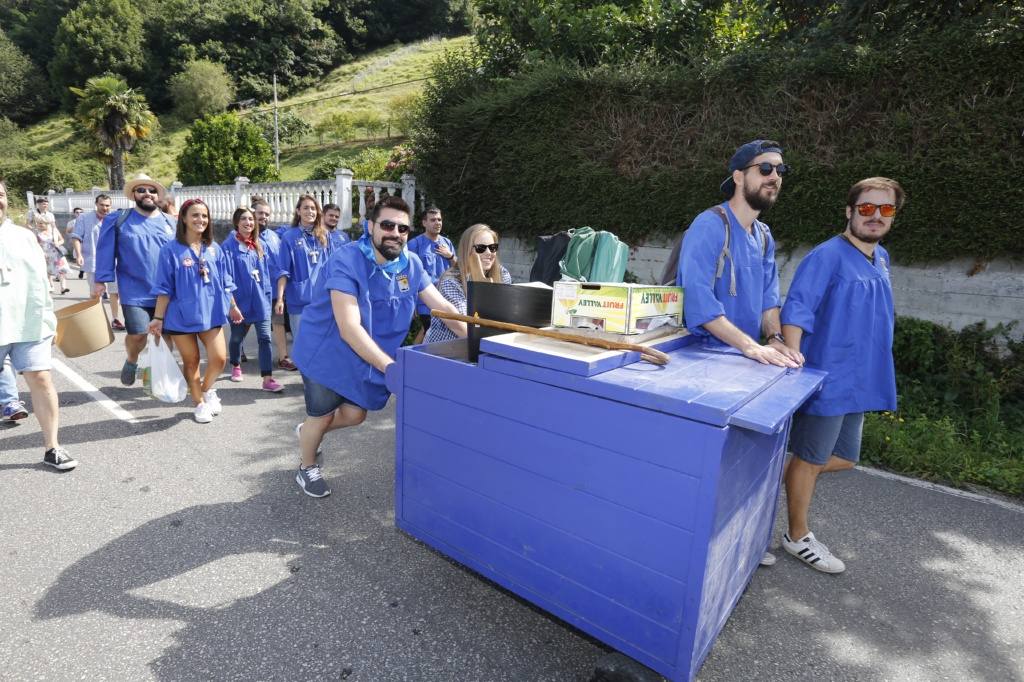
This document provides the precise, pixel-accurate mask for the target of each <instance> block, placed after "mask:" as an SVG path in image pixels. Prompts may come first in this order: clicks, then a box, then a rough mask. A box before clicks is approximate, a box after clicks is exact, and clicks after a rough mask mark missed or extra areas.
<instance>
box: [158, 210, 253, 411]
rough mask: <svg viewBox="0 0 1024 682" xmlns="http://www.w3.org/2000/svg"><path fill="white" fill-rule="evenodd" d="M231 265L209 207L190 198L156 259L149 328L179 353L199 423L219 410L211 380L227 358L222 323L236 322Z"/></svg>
mask: <svg viewBox="0 0 1024 682" xmlns="http://www.w3.org/2000/svg"><path fill="white" fill-rule="evenodd" d="M234 290H235V283H234V280H233V279H232V277H231V266H230V264H229V263H228V260H227V258H226V257H225V256H224V252H223V251H222V250H221V248H220V246H219V245H217V244H215V243H214V242H213V226H212V225H211V224H210V209H209V208H207V206H206V204H205V203H203V201H202V200H201V199H190V200H189V201H186V202H185V203H184V204H183V205H182V207H181V213H180V214H179V215H178V228H177V231H176V238H175V239H174V240H173V241H169V242H167V243H166V244H164V245H163V247H162V248H161V249H160V255H159V257H158V259H157V268H156V284H154V286H153V289H152V290H151V292H150V293H151V295H153V296H156V297H157V299H156V309H155V310H154V312H153V321H152V322H150V323H149V333H150V334H152V335H153V336H154V337H156V338H155V339H154V342H156V343H159V342H160V341H159V340H160V335H161V334H165V335H167V336H170V337H171V339H172V340H173V341H174V345H175V347H176V348H177V349H178V352H179V353H180V354H181V364H182V373H183V374H184V375H185V381H186V382H188V390H189V393H190V394H191V396H192V400H193V401H194V402H195V405H196V409H195V414H194V418H195V420H196V421H197V422H199V423H200V424H207V423H209V422H211V421H213V417H214V415H217V414H220V412H221V402H220V398H219V397H218V396H217V389H215V388H214V387H213V384H214V382H215V381H216V380H217V377H218V376H219V375H220V373H221V371H222V370H223V369H224V364H225V362H226V361H227V358H226V357H225V355H226V353H225V348H224V330H223V329H222V327H223V326H224V324H225V323H226V322H227V321H228V319H230V320H231V322H233V323H234V324H240V323H241V322H242V319H243V318H242V312H241V311H240V310H239V309H238V306H237V305H235V300H234V296H233V294H232V292H233V291H234ZM200 342H202V344H203V346H204V347H205V348H206V374H205V376H204V377H203V378H202V380H200V377H199V343H200Z"/></svg>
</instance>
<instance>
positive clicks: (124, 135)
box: [69, 76, 157, 189]
mask: <svg viewBox="0 0 1024 682" xmlns="http://www.w3.org/2000/svg"><path fill="white" fill-rule="evenodd" d="M69 89H70V90H71V92H73V93H74V94H75V95H77V96H78V104H77V105H76V106H75V119H77V120H78V122H79V123H81V124H82V126H83V127H84V128H85V129H86V130H87V131H88V132H89V133H90V134H91V135H93V136H94V137H95V138H96V140H97V141H98V142H99V143H100V144H101V145H103V146H104V147H105V148H106V149H109V150H110V158H111V161H110V188H111V189H121V188H123V187H124V157H125V154H127V153H128V152H130V151H131V150H132V148H133V147H134V146H135V143H136V142H138V141H139V140H144V139H146V138H147V137H149V136H150V135H152V134H153V131H154V129H155V127H156V124H157V119H156V116H155V115H154V114H153V112H152V111H150V110H149V105H148V104H147V102H146V98H145V96H144V95H143V94H142V93H141V92H138V91H137V90H135V89H134V88H129V87H128V84H127V83H125V82H124V81H123V80H121V79H120V78H118V77H116V76H95V77H93V78H90V79H89V80H87V81H86V82H85V87H84V88H69Z"/></svg>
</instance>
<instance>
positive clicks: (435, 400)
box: [387, 335, 824, 680]
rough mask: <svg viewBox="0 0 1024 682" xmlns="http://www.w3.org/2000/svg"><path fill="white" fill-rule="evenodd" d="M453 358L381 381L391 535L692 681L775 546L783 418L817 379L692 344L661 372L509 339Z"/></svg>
mask: <svg viewBox="0 0 1024 682" xmlns="http://www.w3.org/2000/svg"><path fill="white" fill-rule="evenodd" d="M509 338H511V339H513V340H512V341H511V342H509V341H508V339H509ZM458 343H459V342H452V344H434V345H432V346H416V347H413V348H405V349H402V350H400V351H399V354H398V362H397V363H396V364H395V365H393V366H392V368H391V369H390V370H389V372H388V377H387V378H388V385H389V387H390V388H391V390H392V391H393V392H394V393H396V394H397V396H398V405H397V434H396V462H395V519H396V523H397V525H398V527H399V528H401V529H402V530H404V531H405V532H407V533H409V534H410V535H412V536H413V537H416V538H418V539H420V540H422V541H423V542H425V543H427V544H428V545H430V546H431V547H434V548H435V549H437V550H438V551H440V552H442V553H443V554H446V555H447V556H449V557H451V558H453V559H455V560H456V561H458V562H460V563H462V564H464V565H465V566H468V567H470V568H472V569H473V570H475V571H477V572H478V573H480V574H481V575H483V576H485V577H487V578H489V579H491V580H493V581H495V582H496V583H499V584H500V585H502V586H503V587H506V588H508V589H509V590H511V591H512V592H514V593H516V594H518V595H520V596H521V597H523V598H524V599H527V600H528V601H530V602H532V603H534V604H536V605H537V606H539V607H541V608H543V609H544V610H546V611H548V612H550V613H552V614H554V615H555V616H558V617H559V618H561V619H562V620H564V621H566V622H568V623H570V624H572V625H574V626H575V627H577V628H579V629H581V630H583V631H585V632H587V633H588V634H590V635H592V636H593V637H596V638H597V639H599V640H601V641H602V642H605V643H607V644H608V645H609V646H611V647H613V648H615V649H617V650H618V651H620V652H622V653H624V654H626V655H628V656H630V657H632V658H634V659H636V660H637V661H639V662H641V663H643V664H644V665H646V666H648V667H650V668H652V669H654V670H656V671H658V672H660V673H662V674H663V675H665V676H666V677H668V678H669V679H671V680H692V679H693V678H694V676H695V675H696V673H697V671H698V670H699V669H700V666H701V663H702V662H703V661H704V658H705V657H706V656H707V655H708V653H709V651H710V650H711V646H712V644H713V643H714V640H715V637H716V636H717V635H718V633H719V632H720V631H721V629H722V627H723V626H724V625H725V621H726V619H727V618H728V617H729V614H730V613H731V612H732V609H733V607H734V606H735V605H736V602H737V601H738V600H739V598H740V596H741V595H742V594H743V591H744V589H745V588H746V586H747V584H748V583H749V582H750V579H751V577H752V576H753V574H754V571H755V570H757V566H758V562H759V560H760V558H761V556H762V554H763V552H764V551H765V549H766V548H767V546H768V542H769V539H770V535H771V529H772V523H773V519H774V514H775V505H776V498H777V497H778V492H779V483H780V477H781V471H782V465H783V462H784V459H785V444H786V437H787V433H788V430H789V428H788V427H789V422H790V417H791V416H792V414H793V412H794V411H795V410H796V409H797V408H798V407H799V406H800V405H801V404H802V403H803V402H804V401H805V400H806V399H807V397H808V396H810V395H811V394H812V393H813V392H814V391H816V390H817V389H818V387H819V386H820V384H821V381H822V379H823V377H824V374H823V373H821V372H816V371H814V370H808V369H802V370H785V369H781V368H777V367H772V366H765V365H759V364H757V363H755V362H752V361H750V360H748V359H746V358H744V357H742V356H740V355H738V354H735V353H732V352H725V351H718V350H712V349H708V348H705V347H702V346H700V345H699V344H697V343H695V341H694V337H687V338H683V339H673V340H671V341H669V342H667V343H665V344H662V345H660V346H659V347H660V348H661V349H662V350H667V351H670V356H671V363H670V364H668V365H667V366H663V367H657V366H654V365H650V364H647V363H643V362H634V360H636V356H635V354H628V353H626V354H624V353H608V352H604V351H593V350H592V349H585V350H586V352H585V353H584V352H583V351H580V354H579V355H577V356H576V357H569V358H566V357H563V356H560V355H559V354H558V353H557V352H549V351H548V349H546V348H544V347H543V345H544V343H545V342H541V343H540V345H535V346H530V345H529V344H520V343H518V342H516V341H515V335H509V337H492V338H490V339H484V340H483V341H482V342H481V355H480V361H479V363H478V364H472V363H469V362H466V361H463V360H460V359H458V352H457V351H456V352H453V350H452V349H453V348H457V347H458V346H457V344H458ZM559 345H561V344H559ZM580 348H583V347H580ZM588 353H589V354H590V355H588ZM446 356H447V357H446ZM438 415H443V418H438ZM480 434H486V438H481V437H480Z"/></svg>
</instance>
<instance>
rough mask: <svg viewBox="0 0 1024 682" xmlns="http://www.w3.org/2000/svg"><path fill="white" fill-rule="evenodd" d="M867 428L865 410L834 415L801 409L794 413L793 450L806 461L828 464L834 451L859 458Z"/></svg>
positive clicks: (842, 456)
mask: <svg viewBox="0 0 1024 682" xmlns="http://www.w3.org/2000/svg"><path fill="white" fill-rule="evenodd" d="M863 431H864V413H863V412H855V413H852V414H841V415H837V416H834V417H822V416H819V415H816V414H801V413H799V412H798V413H797V414H795V415H793V428H792V429H790V432H789V450H790V452H792V453H793V454H794V455H796V456H797V457H799V458H800V459H802V460H804V461H805V462H808V463H809V464H817V465H819V466H824V465H825V464H827V463H828V460H829V458H830V457H831V456H832V455H835V456H836V457H841V458H843V459H845V460H849V461H851V462H857V461H859V460H860V440H861V434H862V432H863Z"/></svg>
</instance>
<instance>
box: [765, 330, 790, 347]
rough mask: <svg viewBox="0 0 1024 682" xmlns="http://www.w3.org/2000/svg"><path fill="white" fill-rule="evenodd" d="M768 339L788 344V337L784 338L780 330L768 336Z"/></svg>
mask: <svg viewBox="0 0 1024 682" xmlns="http://www.w3.org/2000/svg"><path fill="white" fill-rule="evenodd" d="M768 340H769V341H778V342H779V343H781V344H782V345H786V339H784V338H782V334H780V333H778V332H775V333H774V334H772V335H771V336H769V337H768Z"/></svg>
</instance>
